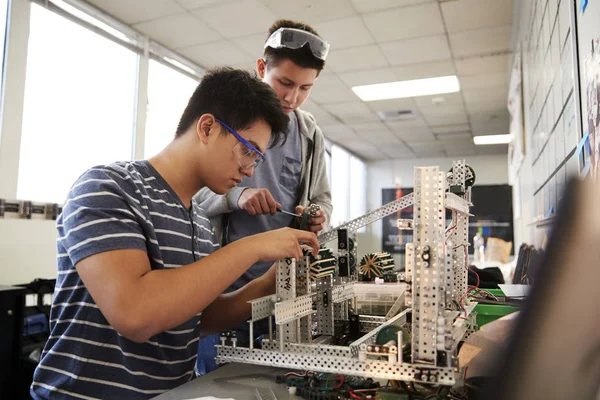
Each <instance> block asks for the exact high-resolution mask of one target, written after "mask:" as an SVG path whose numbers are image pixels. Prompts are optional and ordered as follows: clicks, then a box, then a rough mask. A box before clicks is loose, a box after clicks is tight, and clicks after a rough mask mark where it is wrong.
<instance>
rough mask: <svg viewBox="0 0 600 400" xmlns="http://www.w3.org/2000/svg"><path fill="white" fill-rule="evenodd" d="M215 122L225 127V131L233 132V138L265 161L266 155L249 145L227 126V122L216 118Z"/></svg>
mask: <svg viewBox="0 0 600 400" xmlns="http://www.w3.org/2000/svg"><path fill="white" fill-rule="evenodd" d="M215 121H217V122H218V123H220V124H221V125H223V126H224V127H225V129H227V130H228V131H229V132H231V134H232V135H233V136H235V137H236V139H237V140H239V141H240V142H242V144H243V145H244V146H246V147H247V148H249V149H250V150H252V151H255V152H256V153H258V155H259V156H260V157H261V158H262V159H263V161H264V160H265V155H264V154H263V153H261V152H260V151H259V150H258V149H257V148H256V147H254V146H252V145H251V144H250V143H248V142H247V141H246V139H244V138H243V137H241V136H240V134H239V133H237V132H236V131H234V130H233V128H232V127H230V126H229V125H227V124H226V123H225V122H223V121H221V120H220V119H217V118H215Z"/></svg>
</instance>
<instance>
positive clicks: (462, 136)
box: [434, 132, 474, 147]
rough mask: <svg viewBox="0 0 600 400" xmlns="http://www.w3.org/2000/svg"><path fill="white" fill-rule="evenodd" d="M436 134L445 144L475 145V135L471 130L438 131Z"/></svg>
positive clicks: (449, 145)
mask: <svg viewBox="0 0 600 400" xmlns="http://www.w3.org/2000/svg"><path fill="white" fill-rule="evenodd" d="M434 136H435V137H436V139H437V140H438V141H440V142H442V143H444V146H446V145H448V147H452V146H454V147H456V146H459V145H460V146H463V147H464V146H465V144H468V145H472V146H474V144H473V136H471V133H470V132H450V133H436V134H434Z"/></svg>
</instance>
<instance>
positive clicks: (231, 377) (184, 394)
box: [154, 364, 300, 400]
mask: <svg viewBox="0 0 600 400" xmlns="http://www.w3.org/2000/svg"><path fill="white" fill-rule="evenodd" d="M285 372H289V371H287V370H282V369H280V368H274V367H263V366H259V365H249V364H227V365H225V366H223V367H221V368H219V369H217V370H215V371H213V372H211V373H209V374H207V375H204V376H202V377H200V378H196V379H194V380H193V381H191V382H188V383H186V384H184V385H181V386H179V387H177V388H175V389H173V390H169V391H168V392H166V393H163V394H161V395H160V396H157V397H155V398H154V399H155V400H186V399H193V398H197V397H203V396H214V397H219V398H234V399H235V400H256V395H255V390H256V388H261V389H262V388H269V389H272V390H273V393H275V396H276V397H277V399H278V400H298V399H300V397H297V396H292V395H291V394H289V393H288V391H287V387H286V385H285V384H284V383H280V384H279V383H275V376H276V375H282V374H284V373H285Z"/></svg>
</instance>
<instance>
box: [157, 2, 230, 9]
mask: <svg viewBox="0 0 600 400" xmlns="http://www.w3.org/2000/svg"><path fill="white" fill-rule="evenodd" d="M175 1H176V2H177V3H179V4H180V5H181V6H182V7H183V8H185V9H186V10H195V9H197V8H202V7H209V6H213V5H215V4H223V3H232V2H234V1H236V0H175ZM146 2H147V0H146Z"/></svg>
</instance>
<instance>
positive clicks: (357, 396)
mask: <svg viewBox="0 0 600 400" xmlns="http://www.w3.org/2000/svg"><path fill="white" fill-rule="evenodd" d="M348 394H349V395H350V397H352V398H353V399H362V397H360V396H359V395H357V394H356V393H354V390H348Z"/></svg>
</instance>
